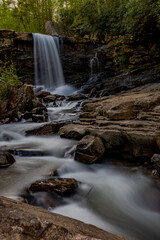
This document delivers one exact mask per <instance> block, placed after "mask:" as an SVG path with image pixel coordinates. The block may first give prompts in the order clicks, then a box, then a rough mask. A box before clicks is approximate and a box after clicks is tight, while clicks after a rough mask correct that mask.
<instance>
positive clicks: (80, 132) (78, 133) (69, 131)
mask: <svg viewBox="0 0 160 240" xmlns="http://www.w3.org/2000/svg"><path fill="white" fill-rule="evenodd" d="M85 132H86V127H84V126H80V125H76V124H69V125H66V126H64V127H61V128H60V129H59V132H58V134H59V135H60V137H65V138H73V139H81V138H82V137H84V135H85Z"/></svg>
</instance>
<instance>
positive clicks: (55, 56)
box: [33, 33, 65, 91]
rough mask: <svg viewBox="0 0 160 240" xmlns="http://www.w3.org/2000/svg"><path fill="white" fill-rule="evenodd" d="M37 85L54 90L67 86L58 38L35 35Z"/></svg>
mask: <svg viewBox="0 0 160 240" xmlns="http://www.w3.org/2000/svg"><path fill="white" fill-rule="evenodd" d="M33 40H34V68H35V85H36V87H37V86H42V87H43V89H48V90H51V91H52V90H54V89H55V88H57V87H60V86H62V85H64V84H65V82H64V76H63V70H62V66H61V61H60V57H59V55H60V45H59V38H58V37H54V38H53V37H51V36H49V35H44V34H39V33H33Z"/></svg>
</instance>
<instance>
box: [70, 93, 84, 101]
mask: <svg viewBox="0 0 160 240" xmlns="http://www.w3.org/2000/svg"><path fill="white" fill-rule="evenodd" d="M86 98H88V95H87V94H82V93H78V94H74V95H70V96H68V97H67V99H66V100H67V101H75V100H82V99H86Z"/></svg>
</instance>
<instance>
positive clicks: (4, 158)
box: [0, 150, 15, 168]
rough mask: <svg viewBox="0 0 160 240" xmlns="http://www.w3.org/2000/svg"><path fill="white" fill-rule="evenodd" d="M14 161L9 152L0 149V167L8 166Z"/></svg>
mask: <svg viewBox="0 0 160 240" xmlns="http://www.w3.org/2000/svg"><path fill="white" fill-rule="evenodd" d="M14 162H15V159H14V157H13V156H12V155H11V154H10V153H9V152H6V151H1V150H0V168H2V167H9V166H10V165H12V164H13V163H14Z"/></svg>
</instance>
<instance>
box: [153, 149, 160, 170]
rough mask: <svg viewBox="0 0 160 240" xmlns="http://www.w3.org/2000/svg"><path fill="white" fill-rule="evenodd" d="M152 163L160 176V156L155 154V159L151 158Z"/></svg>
mask: <svg viewBox="0 0 160 240" xmlns="http://www.w3.org/2000/svg"><path fill="white" fill-rule="evenodd" d="M151 162H152V164H153V167H154V168H155V169H156V170H157V171H158V173H159V174H160V154H154V155H153V157H152V158H151Z"/></svg>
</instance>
